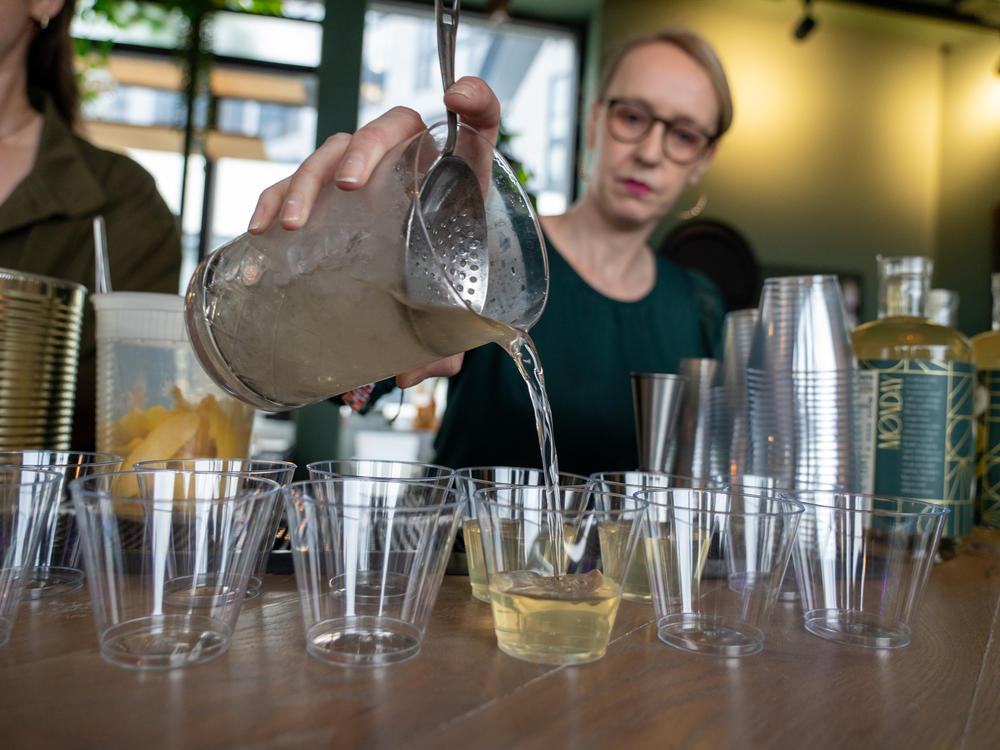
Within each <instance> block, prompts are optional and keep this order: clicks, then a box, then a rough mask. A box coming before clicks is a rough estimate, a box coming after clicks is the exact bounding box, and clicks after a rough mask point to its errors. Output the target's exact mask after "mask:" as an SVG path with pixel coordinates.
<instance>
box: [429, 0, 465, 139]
mask: <svg viewBox="0 0 1000 750" xmlns="http://www.w3.org/2000/svg"><path fill="white" fill-rule="evenodd" d="M446 3H448V7H447V8H446V7H445V4H446ZM460 4H461V0H434V21H435V23H436V24H437V42H438V63H439V64H440V65H441V85H442V87H443V88H444V90H445V91H447V90H448V89H449V88H450V87H451V84H453V83H454V82H455V36H456V34H458V11H459V5H460ZM457 135H458V116H457V115H456V114H455V113H454V112H452V111H451V110H450V109H449V110H448V139H447V140H446V141H445V144H444V150H443V151H442V152H441V155H442V156H448V155H449V154H451V153H452V152H453V151H454V150H455V140H456V138H457Z"/></svg>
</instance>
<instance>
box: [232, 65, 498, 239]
mask: <svg viewBox="0 0 1000 750" xmlns="http://www.w3.org/2000/svg"><path fill="white" fill-rule="evenodd" d="M444 101H445V106H447V107H448V108H450V109H451V110H452V111H454V112H456V113H457V114H458V116H459V117H460V118H461V119H462V121H463V122H464V123H466V124H468V125H470V126H471V127H473V128H475V129H476V130H478V131H479V132H480V133H482V135H483V137H485V138H487V139H488V140H489V141H490V142H491V143H495V142H496V137H497V132H498V130H499V127H500V102H499V101H498V100H497V97H496V95H495V94H494V93H493V91H492V90H491V89H490V87H489V86H487V85H486V83H485V82H484V81H482V80H480V79H479V78H473V77H470V76H466V77H464V78H461V79H459V80H458V81H456V82H455V83H454V84H453V85H452V86H451V88H449V89H448V91H447V93H446V94H445V97H444ZM424 127H425V126H424V122H423V120H421V119H420V115H418V114H417V113H416V112H415V111H413V110H412V109H409V108H407V107H394V108H393V109H390V110H389V111H388V112H386V113H385V114H383V115H381V116H380V117H377V118H376V119H374V120H372V121H371V122H370V123H368V124H367V125H364V126H363V127H361V128H359V129H358V131H357V132H356V133H354V134H353V135H351V134H349V133H337V134H336V135H332V136H330V137H329V138H327V139H326V141H325V142H324V143H323V145H322V146H320V147H319V148H318V149H316V150H315V151H314V152H313V153H312V154H310V155H309V157H308V158H307V159H306V160H305V161H304V162H302V164H301V165H299V168H298V169H296V170H295V173H294V174H292V175H291V176H290V177H287V178H285V179H284V180H282V181H281V182H278V183H276V184H274V185H272V186H271V187H269V188H267V189H266V190H265V191H264V192H263V193H261V195H260V198H259V199H258V201H257V206H256V208H254V212H253V215H252V216H251V217H250V226H249V231H250V232H252V233H254V234H259V233H260V232H263V231H264V230H265V229H267V228H268V227H269V226H270V225H271V224H272V223H273V222H274V220H275V219H279V220H280V221H281V226H283V227H284V228H285V229H298V228H299V227H301V226H302V225H304V224H305V223H306V221H308V219H309V213H310V212H311V211H312V208H313V206H314V205H315V203H316V197H317V196H318V195H319V191H320V190H322V189H323V187H324V186H325V185H327V184H328V183H329V182H330V181H331V180H332V181H335V182H336V183H337V186H338V187H339V188H341V189H342V190H356V189H358V188H360V187H363V186H364V185H365V183H366V182H368V178H369V177H371V174H372V171H373V170H374V169H375V165H376V164H378V163H379V161H380V160H381V159H382V157H383V156H385V153H386V152H387V151H388V150H389V149H391V148H392V147H393V146H395V145H396V144H398V143H401V142H402V141H405V140H407V139H408V138H410V137H411V136H413V135H416V134H417V133H419V132H420V131H421V130H423V128H424Z"/></svg>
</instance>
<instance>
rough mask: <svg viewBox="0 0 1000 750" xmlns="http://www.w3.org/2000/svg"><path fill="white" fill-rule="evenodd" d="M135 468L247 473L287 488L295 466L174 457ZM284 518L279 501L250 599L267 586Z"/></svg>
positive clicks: (265, 461) (257, 564)
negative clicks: (267, 578)
mask: <svg viewBox="0 0 1000 750" xmlns="http://www.w3.org/2000/svg"><path fill="white" fill-rule="evenodd" d="M135 468H136V469H150V470H166V471H195V472H209V473H215V474H218V473H220V472H222V473H236V474H246V475H247V476H251V477H265V478H266V479H273V480H274V481H275V482H277V483H278V484H280V485H282V486H284V485H286V484H288V483H289V482H291V481H292V476H293V475H294V474H295V469H296V466H295V464H293V463H292V462H291V461H281V460H277V459H274V460H272V459H263V458H173V459H167V460H166V461H140V462H139V463H137V464H136V465H135ZM284 517H285V506H284V503H282V502H280V501H278V502H276V503H275V504H274V512H273V513H272V514H271V520H270V521H268V525H267V529H266V531H265V532H264V537H263V539H262V540H261V545H260V550H259V551H258V552H257V557H256V560H255V561H254V564H253V569H252V570H251V572H250V578H249V580H248V581H247V593H246V598H247V599H255V598H256V597H258V596H260V589H261V586H263V584H264V574H265V573H266V572H267V560H268V558H269V557H270V556H271V550H272V549H274V542H275V539H277V537H278V530H279V529H280V528H281V522H282V519H283V518H284Z"/></svg>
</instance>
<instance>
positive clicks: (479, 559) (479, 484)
mask: <svg viewBox="0 0 1000 750" xmlns="http://www.w3.org/2000/svg"><path fill="white" fill-rule="evenodd" d="M454 481H455V487H456V489H458V490H459V492H461V493H462V495H463V497H464V498H465V501H466V502H465V517H464V518H463V520H462V536H461V537H460V539H461V542H462V548H461V549H462V550H463V551H464V552H465V562H466V569H467V570H468V573H469V585H470V587H471V588H472V595H473V596H474V597H475V598H476V599H478V600H479V601H481V602H487V603H489V601H490V590H489V583H488V582H487V578H486V561H485V560H484V559H483V539H482V535H481V532H480V529H479V521H478V519H477V518H476V505H475V502H474V501H473V497H474V495H475V493H476V490H479V489H482V488H484V487H489V486H493V485H505V484H518V485H525V484H527V485H537V486H544V484H545V474H544V472H543V471H542V470H541V469H531V468H527V467H521V466H467V467H464V468H461V469H458V470H457V471H456V472H455V480H454ZM586 484H587V477H585V476H582V475H580V474H571V473H569V472H560V473H559V486H560V487H583V486H585V485H586Z"/></svg>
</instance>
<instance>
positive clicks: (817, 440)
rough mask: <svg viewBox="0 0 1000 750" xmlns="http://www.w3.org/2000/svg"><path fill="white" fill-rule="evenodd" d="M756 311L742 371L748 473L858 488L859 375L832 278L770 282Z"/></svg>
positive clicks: (791, 483) (788, 278)
mask: <svg viewBox="0 0 1000 750" xmlns="http://www.w3.org/2000/svg"><path fill="white" fill-rule="evenodd" d="M759 310H760V316H759V319H758V322H757V326H756V330H755V334H754V340H753V344H752V346H751V349H750V355H749V358H748V362H747V370H746V384H747V428H748V431H749V440H750V442H749V467H748V470H747V471H746V472H745V473H752V474H757V475H763V476H768V477H774V478H775V479H778V480H781V481H782V483H783V484H784V485H786V486H796V485H797V484H799V483H803V484H807V485H811V484H814V483H821V484H824V485H836V486H839V487H846V488H849V489H850V488H854V487H856V486H857V483H858V441H857V440H856V407H855V399H856V393H857V388H858V370H857V363H856V361H855V359H854V355H853V352H852V349H851V341H850V336H849V332H848V329H847V322H846V317H845V314H844V304H843V298H842V296H841V291H840V284H839V283H838V282H837V278H836V277H835V276H786V277H780V278H772V279H767V280H766V281H765V282H764V290H763V292H762V294H761V301H760V308H759Z"/></svg>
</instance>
